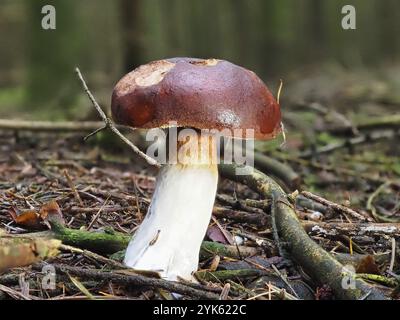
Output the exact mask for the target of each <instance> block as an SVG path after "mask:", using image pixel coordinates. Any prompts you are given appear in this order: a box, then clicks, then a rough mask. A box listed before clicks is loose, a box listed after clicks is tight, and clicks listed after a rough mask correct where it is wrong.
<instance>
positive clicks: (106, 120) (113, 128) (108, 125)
mask: <svg viewBox="0 0 400 320" xmlns="http://www.w3.org/2000/svg"><path fill="white" fill-rule="evenodd" d="M75 71H76V73H77V75H78V77H79V80H80V81H81V83H82V86H83V89H84V90H85V92H86V94H87V95H88V97H89V100H90V101H91V102H92V104H93V106H94V107H95V109H96V111H97V112H98V114H99V115H100V118H101V119H102V120H103V122H104V127H102V128H99V129H97V130H95V131H94V132H92V133H91V134H89V135H88V136H86V139H87V138H88V137H90V136H92V135H94V134H96V133H98V132H100V131H101V130H104V129H106V128H108V129H110V130H111V131H112V132H113V133H114V134H116V135H117V136H118V137H119V138H120V139H121V140H122V141H123V142H125V143H126V144H127V145H128V146H129V147H130V148H131V149H132V150H133V152H135V153H136V154H137V155H138V156H140V157H142V158H143V159H144V160H146V162H147V163H148V164H150V165H152V166H155V167H157V168H160V167H161V165H160V164H159V163H158V162H157V161H156V160H154V159H153V158H151V157H149V156H148V155H146V154H145V153H144V152H142V151H140V149H139V148H138V147H137V146H135V145H134V144H133V143H132V142H131V141H129V140H128V139H127V138H126V137H125V136H124V135H123V134H122V133H121V132H120V131H119V130H118V129H117V128H116V126H115V125H114V123H113V121H112V120H111V119H110V118H108V117H107V116H106V114H105V113H104V111H103V110H102V109H101V107H100V106H99V104H98V103H97V101H96V99H95V98H94V96H93V94H92V93H91V92H90V90H89V88H88V86H87V84H86V82H85V80H84V79H83V76H82V73H81V71H80V70H79V68H75Z"/></svg>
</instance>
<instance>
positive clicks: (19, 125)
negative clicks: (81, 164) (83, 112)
mask: <svg viewBox="0 0 400 320" xmlns="http://www.w3.org/2000/svg"><path fill="white" fill-rule="evenodd" d="M103 124H104V123H103V122H101V121H80V122H76V121H75V122H73V121H59V122H54V121H25V120H8V119H0V130H18V131H21V130H26V131H43V132H46V131H51V132H59V131H60V132H63V131H75V132H90V131H93V130H96V129H97V128H98V127H100V126H102V125H103Z"/></svg>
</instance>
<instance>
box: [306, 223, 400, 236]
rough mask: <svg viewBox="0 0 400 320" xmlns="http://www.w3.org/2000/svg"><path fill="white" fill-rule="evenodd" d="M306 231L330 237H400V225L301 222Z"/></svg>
mask: <svg viewBox="0 0 400 320" xmlns="http://www.w3.org/2000/svg"><path fill="white" fill-rule="evenodd" d="M301 223H302V225H303V227H304V229H305V230H306V231H307V232H310V233H312V234H319V233H323V234H325V235H328V236H337V235H339V234H341V235H347V236H349V237H354V236H383V235H387V236H391V237H399V236H400V223H371V222H368V223H343V222H314V221H301Z"/></svg>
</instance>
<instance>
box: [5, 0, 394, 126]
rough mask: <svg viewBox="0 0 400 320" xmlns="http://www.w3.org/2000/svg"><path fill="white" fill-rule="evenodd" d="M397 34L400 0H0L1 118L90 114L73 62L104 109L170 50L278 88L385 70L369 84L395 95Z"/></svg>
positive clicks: (173, 54)
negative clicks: (46, 10)
mask: <svg viewBox="0 0 400 320" xmlns="http://www.w3.org/2000/svg"><path fill="white" fill-rule="evenodd" d="M46 4H52V5H54V6H55V7H56V12H57V16H56V17H57V29H56V30H49V31H46V30H43V29H42V28H41V20H42V17H43V15H42V14H41V8H42V6H44V5H46ZM345 4H352V5H354V6H355V7H356V10H357V30H343V29H342V28H341V19H342V17H343V15H342V14H341V8H342V6H344V5H345ZM399 31H400V2H399V1H397V0H385V1H380V0H352V1H341V0H329V1H321V0H296V1H294V0H272V1H271V0H269V1H265V0H246V1H244V0H218V1H211V0H192V1H187V0H169V1H163V0H146V1H144V0H118V1H107V0H86V1H71V0H68V1H66V0H59V1H50V0H46V1H42V0H35V1H30V0H26V1H25V0H1V1H0V39H1V45H0V117H3V118H4V117H18V118H25V119H77V118H84V117H86V116H87V114H88V113H89V112H90V110H91V107H90V104H89V103H88V102H87V100H86V98H85V97H84V95H83V93H82V90H81V89H80V86H79V83H78V81H77V79H76V76H75V73H74V67H75V66H79V67H80V68H81V70H82V72H83V73H84V75H85V76H86V77H87V78H88V79H89V85H90V87H91V89H92V90H93V91H94V92H95V94H96V96H97V97H98V99H99V101H100V102H101V104H102V106H103V107H104V108H108V107H109V102H110V95H111V92H112V88H113V86H114V84H115V83H116V81H118V79H120V78H121V76H122V75H123V74H125V73H126V72H127V71H130V70H132V69H133V68H134V67H135V66H138V65H140V64H142V63H145V62H148V61H150V60H155V59H161V58H165V57H172V56H195V57H203V58H209V57H215V58H222V59H226V60H230V61H232V62H234V63H236V64H239V65H242V66H245V67H247V68H249V69H252V70H254V71H256V73H258V74H259V75H260V76H261V77H262V78H263V79H264V80H265V81H266V83H267V84H268V85H269V86H270V88H271V90H272V91H273V92H274V93H275V92H276V88H277V86H278V83H279V79H283V80H284V81H285V86H287V88H290V87H291V86H292V85H293V84H294V83H297V82H295V81H297V80H298V79H304V78H306V76H307V75H308V74H314V75H315V74H319V75H320V76H321V75H323V74H325V73H326V75H327V79H326V82H325V85H327V86H328V87H329V86H331V85H333V83H332V82H331V79H332V78H335V79H340V78H339V77H338V73H341V74H347V73H349V72H352V73H354V72H358V73H359V74H360V75H361V76H360V81H361V80H365V79H368V78H370V77H369V74H370V73H371V72H376V74H377V75H378V76H377V77H378V78H379V77H380V74H382V72H381V73H379V70H382V68H385V69H384V70H385V71H384V72H383V74H384V76H385V81H384V82H383V83H384V84H382V83H379V82H378V83H376V82H374V84H373V89H372V91H373V93H374V94H378V95H379V94H381V93H382V92H383V93H384V94H385V97H387V96H388V93H390V94H389V96H390V99H389V100H391V101H395V102H397V101H398V100H400V99H399V96H398V93H397V92H398V90H397V89H398V88H399V87H400V80H399V76H396V75H398V74H399V72H398V71H399V70H398V68H397V69H396V67H395V66H397V65H398V62H399V56H400V37H399ZM332 72H333V73H334V74H335V76H331V75H332ZM329 74H330V75H329ZM294 75H295V76H294ZM374 77H375V76H374ZM375 78H376V77H375ZM389 78H390V81H386V80H388V79H389ZM296 79H297V80H296ZM318 79H319V78H318ZM318 79H317V80H318ZM353 82H358V80H357V81H355V80H354V79H353ZM313 83H318V84H319V85H321V86H323V85H324V82H322V84H321V82H320V81H314V82H313ZM357 88H358V87H357ZM303 89H304V86H303V87H301V91H302V92H303V93H304V90H303ZM358 89H359V88H358ZM368 90H369V91H368V92H370V89H368ZM295 91H296V90H294V92H295ZM322 91H323V88H320V90H318V92H319V94H320V92H322ZM361 93H365V91H363V90H361ZM287 96H288V94H285V93H284V96H283V99H286V97H287ZM292 97H293V95H292Z"/></svg>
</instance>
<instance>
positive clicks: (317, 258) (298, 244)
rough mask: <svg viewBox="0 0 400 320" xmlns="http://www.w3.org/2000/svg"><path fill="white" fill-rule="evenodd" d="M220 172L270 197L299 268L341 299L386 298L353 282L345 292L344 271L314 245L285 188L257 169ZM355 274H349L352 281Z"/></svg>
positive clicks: (228, 167)
mask: <svg viewBox="0 0 400 320" xmlns="http://www.w3.org/2000/svg"><path fill="white" fill-rule="evenodd" d="M219 170H220V172H221V174H222V175H223V176H225V177H226V178H228V179H231V180H234V181H237V182H241V183H244V184H245V185H247V186H248V187H250V188H252V189H253V190H255V191H257V192H259V193H260V194H262V195H263V196H265V197H267V198H271V197H272V198H273V199H274V201H275V209H276V225H277V229H278V232H279V236H280V239H281V240H282V241H284V244H285V249H286V250H287V251H288V252H289V253H290V255H291V257H293V258H294V259H295V260H296V261H297V262H298V263H299V264H300V266H301V267H302V268H303V269H304V270H305V271H306V272H307V273H308V274H309V275H310V276H311V277H312V278H314V279H315V280H317V281H318V282H319V283H323V284H327V285H328V286H329V287H330V288H332V290H333V292H334V293H335V295H336V296H337V297H338V298H340V299H350V300H355V299H361V298H363V297H365V296H366V294H367V293H369V294H368V296H367V297H366V299H372V300H373V299H377V300H381V299H386V297H385V296H384V294H383V293H382V292H381V291H380V290H378V289H377V288H376V287H374V286H373V285H370V284H368V283H366V282H365V281H362V280H361V279H354V284H355V289H353V288H348V289H344V288H343V286H342V282H343V280H346V278H345V277H346V274H344V272H346V271H345V269H344V267H343V265H342V264H341V263H339V262H338V261H337V260H336V259H334V258H333V257H332V256H331V255H330V254H329V253H328V252H326V251H325V250H324V249H323V248H322V247H321V246H319V245H318V244H317V243H316V242H314V241H313V240H312V239H311V238H310V237H309V236H308V234H307V233H306V232H305V230H304V229H303V227H302V225H301V223H300V221H299V219H298V218H297V215H296V212H295V210H294V208H293V205H292V204H291V203H290V201H289V198H288V196H287V195H286V194H285V192H284V191H283V190H282V188H281V187H280V186H279V185H278V184H277V183H276V182H275V181H274V180H273V179H271V178H270V177H268V176H267V175H265V174H263V173H262V172H260V171H258V170H253V173H252V174H250V175H247V176H245V175H236V167H235V166H234V165H219ZM352 276H353V275H352V274H348V275H347V277H349V279H351V277H352Z"/></svg>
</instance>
